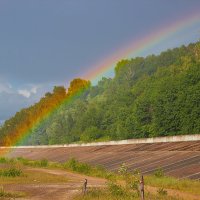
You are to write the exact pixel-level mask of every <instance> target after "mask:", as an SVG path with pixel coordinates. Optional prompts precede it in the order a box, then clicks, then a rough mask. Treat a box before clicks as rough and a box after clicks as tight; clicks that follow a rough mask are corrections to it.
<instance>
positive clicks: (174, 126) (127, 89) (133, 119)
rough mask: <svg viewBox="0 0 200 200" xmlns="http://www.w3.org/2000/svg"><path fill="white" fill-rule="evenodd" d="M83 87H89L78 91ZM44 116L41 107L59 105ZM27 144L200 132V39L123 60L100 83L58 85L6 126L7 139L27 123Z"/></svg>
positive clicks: (2, 132)
mask: <svg viewBox="0 0 200 200" xmlns="http://www.w3.org/2000/svg"><path fill="white" fill-rule="evenodd" d="M77 88H78V89H82V90H84V92H81V93H80V94H79V95H74V94H75V93H76V91H77ZM73 95H74V97H73V100H72V101H69V102H68V103H66V102H65V103H63V104H61V106H60V107H59V109H57V110H56V111H55V112H53V114H51V115H50V116H49V117H46V118H45V119H43V120H42V123H38V124H37V126H33V125H34V124H36V122H39V121H40V120H41V118H40V116H41V112H44V113H45V112H48V111H49V109H52V108H54V107H57V106H58V105H59V104H60V102H62V101H63V99H65V98H66V96H73ZM27 126H28V127H29V128H30V130H29V131H30V132H31V134H29V137H27V138H26V140H24V143H25V144H62V143H72V142H77V141H84V142H90V141H105V140H120V139H129V138H143V137H154V136H166V135H179V134H199V133H200V43H199V42H197V43H195V44H190V45H189V46H187V47H186V46H182V47H180V48H175V49H172V50H167V51H165V52H162V53H161V54H160V55H157V56H156V55H150V56H147V57H146V58H143V57H137V58H133V59H130V60H121V61H120V62H118V64H117V65H116V67H115V77H114V78H113V79H111V78H102V80H101V81H99V83H98V84H97V85H96V86H91V84H90V83H89V82H88V81H84V80H81V79H75V80H73V81H72V82H71V85H70V88H69V89H68V92H67V93H66V89H65V88H64V87H55V88H54V90H53V92H52V93H47V94H46V95H45V97H43V98H42V99H41V100H40V102H38V103H37V104H35V105H33V106H31V107H29V108H26V109H22V110H21V111H20V112H18V113H16V115H15V116H14V117H12V118H11V119H9V120H7V121H6V122H5V124H4V126H3V127H1V128H0V141H1V143H0V144H1V145H5V144H7V145H9V144H11V143H12V142H9V141H10V138H12V137H16V135H20V131H21V132H22V131H23V130H25V129H26V128H27Z"/></svg>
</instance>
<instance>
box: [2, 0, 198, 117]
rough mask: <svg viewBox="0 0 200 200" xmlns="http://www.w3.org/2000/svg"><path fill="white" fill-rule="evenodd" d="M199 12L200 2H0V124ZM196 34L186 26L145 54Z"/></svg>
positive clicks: (187, 41) (25, 0)
mask: <svg viewBox="0 0 200 200" xmlns="http://www.w3.org/2000/svg"><path fill="white" fill-rule="evenodd" d="M198 9H199V11H200V1H199V0H137V1H136V0H100V1H99V0H17V1H16V0H1V1H0V120H4V119H7V118H8V117H10V116H11V115H13V114H14V113H15V112H16V111H17V110H19V109H20V108H22V107H24V106H28V105H30V104H32V103H33V102H35V101H37V100H38V99H39V98H40V97H41V95H43V94H44V93H45V92H47V91H49V90H51V89H52V87H53V85H57V84H64V85H66V84H68V83H69V81H70V80H72V79H73V78H75V77H80V76H81V75H82V74H84V72H85V71H88V70H89V69H91V68H93V67H95V66H94V63H97V62H99V61H101V60H103V59H104V58H105V57H108V55H110V54H113V53H114V52H115V50H116V49H118V48H119V47H120V46H123V45H124V44H128V42H129V41H134V39H135V40H136V39H137V38H138V37H140V36H141V35H145V34H146V33H148V32H150V31H151V30H153V29H155V28H157V27H159V26H161V25H163V24H167V23H170V22H173V20H174V19H177V18H181V17H184V16H185V15H187V14H189V13H192V12H194V10H198ZM198 31H200V27H198V26H194V27H191V30H185V33H184V35H183V33H180V35H174V36H173V37H172V38H169V40H168V41H165V42H164V43H161V44H159V45H157V46H156V47H153V48H152V49H149V50H148V52H147V53H158V52H159V51H161V50H164V49H166V48H170V47H175V46H179V45H181V44H188V43H189V42H193V41H196V40H197V39H198V37H199V36H198V34H200V33H199V32H198Z"/></svg>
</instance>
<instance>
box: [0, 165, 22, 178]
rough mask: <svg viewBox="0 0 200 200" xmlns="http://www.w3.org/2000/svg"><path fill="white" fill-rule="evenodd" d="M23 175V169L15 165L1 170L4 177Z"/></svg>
mask: <svg viewBox="0 0 200 200" xmlns="http://www.w3.org/2000/svg"><path fill="white" fill-rule="evenodd" d="M21 175H22V170H20V169H17V168H15V167H11V168H10V169H3V170H0V176H4V177H17V176H21Z"/></svg>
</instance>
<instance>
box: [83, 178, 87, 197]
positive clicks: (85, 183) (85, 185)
mask: <svg viewBox="0 0 200 200" xmlns="http://www.w3.org/2000/svg"><path fill="white" fill-rule="evenodd" d="M86 192H87V179H85V181H84V183H83V195H85V194H86Z"/></svg>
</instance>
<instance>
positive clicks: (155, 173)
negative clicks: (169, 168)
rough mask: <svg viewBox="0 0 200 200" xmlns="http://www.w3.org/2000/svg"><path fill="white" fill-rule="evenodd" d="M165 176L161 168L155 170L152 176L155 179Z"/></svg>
mask: <svg viewBox="0 0 200 200" xmlns="http://www.w3.org/2000/svg"><path fill="white" fill-rule="evenodd" d="M164 175H165V174H164V171H163V169H162V168H158V169H156V171H155V172H154V176H156V177H157V178H161V177H163V176H164Z"/></svg>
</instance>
